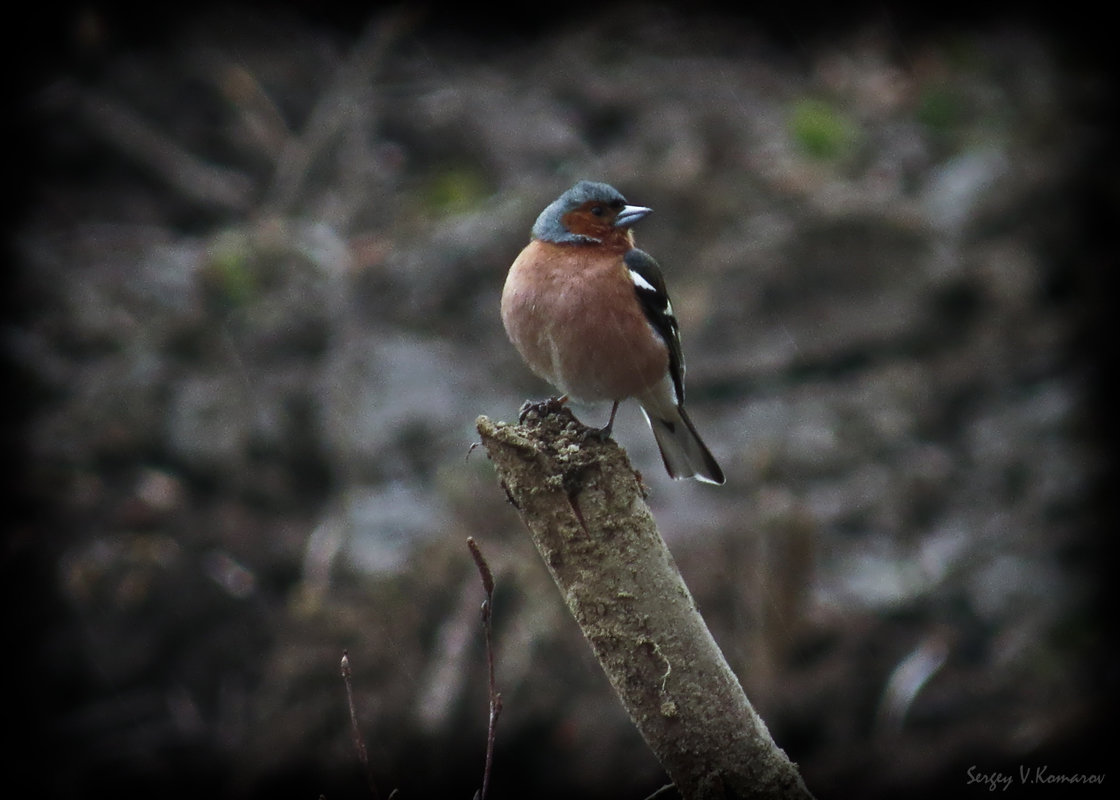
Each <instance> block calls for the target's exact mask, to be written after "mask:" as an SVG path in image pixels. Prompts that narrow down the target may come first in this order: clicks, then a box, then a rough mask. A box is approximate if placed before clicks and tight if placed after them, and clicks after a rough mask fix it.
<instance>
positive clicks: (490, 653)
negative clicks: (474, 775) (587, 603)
mask: <svg viewBox="0 0 1120 800" xmlns="http://www.w3.org/2000/svg"><path fill="white" fill-rule="evenodd" d="M467 547H469V548H470V551H471V557H472V558H473V559H474V563H475V566H477V567H478V574H479V576H480V577H481V578H482V588H483V589H484V590H485V591H486V599H485V600H483V601H482V628H483V631H484V632H485V635H486V666H487V669H488V671H489V676H490V682H489V690H490V722H489V725H488V726H487V731H486V766H485V767H484V768H483V771H482V789H481V790H480V791H479V792H478V793H477V794H476V795H475V797H477V798H478V800H486V792H487V791H488V790H489V788H490V771H491V768H492V767H493V764H494V739H495V737H496V734H497V729H498V716H499V715H500V714H501V713H502V695H501V694H500V693H499V692H498V690H497V684H496V683H495V681H494V644H493V641H492V632H491V628H492V625H491V618H492V617H493V609H494V575H493V573H492V572H491V571H490V565H489V564H487V563H486V559H485V558H484V557H483V555H482V551H481V550H479V549H478V544H477V543H476V542H475V540H474V539H473V538H472V537H470V536H468V537H467Z"/></svg>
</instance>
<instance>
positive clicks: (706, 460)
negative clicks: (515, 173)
mask: <svg viewBox="0 0 1120 800" xmlns="http://www.w3.org/2000/svg"><path fill="white" fill-rule="evenodd" d="M650 211H651V209H649V208H644V207H642V206H631V205H627V203H626V199H625V198H624V197H623V196H622V195H621V194H620V193H619V192H618V190H616V189H615V188H614V187H612V186H609V185H607V184H605V183H594V182H591V181H580V182H579V183H577V184H576V185H575V186H573V187H572V188H571V189H569V190H568V191H566V192H564V194H562V195H560V197H559V198H557V199H556V200H555V201H553V202H552V203H551V204H550V205H549V206H548V207H547V208H545V210H544V211H542V212H541V214H540V216H539V217H537V221H536V223H535V224H534V225H533V238H532V241H530V242H529V244H528V245H527V246H526V247H525V249H524V250H522V251H521V254H520V255H519V256H518V257H517V259H516V260H515V261H514V262H513V266H511V267H510V270H509V275H508V276H507V277H506V283H505V288H504V289H503V291H502V323H503V324H504V325H505V329H506V333H507V334H508V335H509V338H510V341H512V342H513V344H514V346H515V347H516V348H517V350H518V352H520V353H521V357H522V358H524V359H525V362H526V363H527V364H528V365H529V368H530V369H532V370H533V372H535V373H536V374H537V375H539V376H540V377H542V378H544V379H545V380H546V381H548V382H549V383H551V384H552V385H553V386H555V387H556V388H557V389H559V390H560V392H561V393H562V396H561V397H560V398H559V401H560V402H566V401H567V400H568V399H569V398H571V399H575V400H577V401H583V402H596V401H601V400H610V401H611V403H612V405H611V415H610V419H609V420H608V422H607V424H606V426H605V427H603V428H601V429H599V433H600V434H601V435H602V436H604V437H606V436H609V435H610V431H611V428H612V427H613V425H614V417H615V413H616V412H617V411H618V405H619V403H621V402H622V401H623V400H625V399H627V398H629V397H634V398H637V400H638V402H639V403H640V404H641V407H642V413H643V414H645V417H646V421H647V422H648V423H649V426H650V428H651V429H652V430H653V435H654V438H655V439H656V440H657V446H658V449H659V450H660V451H661V458H662V460H663V461H664V462H665V469H666V470H667V471H668V473H669V475H670V476H671V477H673V478H698V479H699V480H702V481H705V482H708V483H723V481H724V477H723V471H722V470H721V469H720V468H719V464H717V463H716V460H715V459H714V458H713V457H712V454H711V453H710V452H709V451H708V448H707V447H706V446H705V445H704V442H703V441H701V439H700V436H699V435H698V434H697V433H696V428H695V427H694V426H693V424H692V421H691V420H690V419H689V418H688V414H686V413H685V410H684V357H683V356H682V354H681V338H680V329H679V327H678V325H677V319H676V317H674V316H673V307H672V305H671V304H670V303H669V296H668V294H667V293H666V291H665V280H664V279H663V278H662V276H661V269H660V267H658V265H657V262H656V261H654V260H653V258H652V257H651V256H650V255H649V254H648V253H646V252H643V251H642V250H639V249H638V248H636V247H634V234H633V231H631V230H630V227H631V226H632V225H633V224H634V223H636V222H638V221H639V220H641V219H643V218H645V217H646V215H648V214H649V213H650Z"/></svg>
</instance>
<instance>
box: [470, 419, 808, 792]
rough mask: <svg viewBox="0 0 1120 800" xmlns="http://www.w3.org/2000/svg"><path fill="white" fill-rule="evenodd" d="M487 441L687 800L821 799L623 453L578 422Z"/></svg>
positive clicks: (602, 659) (489, 427)
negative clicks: (744, 678)
mask: <svg viewBox="0 0 1120 800" xmlns="http://www.w3.org/2000/svg"><path fill="white" fill-rule="evenodd" d="M477 426H478V432H479V434H480V435H481V436H482V442H483V444H484V445H485V447H486V450H487V452H488V454H489V456H490V459H491V460H492V461H493V463H494V465H495V467H496V468H497V471H498V476H499V478H500V480H501V482H502V485H503V486H504V488H505V490H506V492H507V493H508V495H509V497H510V500H511V501H512V502H513V503H514V505H515V506H516V507H517V508H518V510H519V511H520V513H521V516H522V519H523V520H524V521H525V523H526V525H527V526H528V528H529V531H530V533H531V535H532V538H533V541H534V543H535V544H536V547H537V549H538V550H539V551H540V554H541V557H542V558H543V559H544V561H545V564H546V565H547V566H548V569H549V572H550V573H551V574H552V577H553V579H554V580H555V582H556V585H557V587H559V589H560V593H561V595H562V596H563V598H564V601H565V603H566V604H567V606H568V609H569V610H570V611H571V614H572V616H573V617H574V618H575V620H576V622H577V623H578V624H579V626H580V628H581V629H582V630H583V633H584V635H585V636H586V637H587V640H588V642H589V643H590V644H591V647H592V649H593V650H594V652H595V655H596V657H597V658H598V660H599V663H600V664H601V665H602V668H603V670H604V672H606V674H607V677H608V679H609V680H610V683H611V685H612V686H613V687H614V690H615V692H616V693H617V694H618V697H619V699H621V701H622V703H623V705H624V706H625V707H626V710H627V711H628V713H629V714H630V717H631V719H632V720H633V721H634V724H635V725H636V726H637V728H638V730H639V731H640V733H641V735H642V737H643V738H644V739H645V741H646V743H647V744H648V745H649V747H650V748H651V749H652V750H653V752H654V753H655V754H656V756H657V758H658V759H659V760H660V762H661V764H662V766H663V767H664V768H665V770H666V772H667V773H668V774H669V777H670V778H671V779H672V781H673V783H674V784H675V785H676V787H677V789H678V791H679V792H680V794H681V796H682V797H683V798H685V800H708V799H709V798H763V797H765V798H807V797H811V794H810V793H809V791H808V789H807V788H806V787H805V784H804V782H803V781H802V779H801V776H800V774H799V772H798V771H797V767H796V765H794V764H793V763H792V762H791V761H790V760H789V759H788V758H787V757H786V754H785V753H784V752H783V751H782V750H781V749H780V748H779V747H778V746H777V745H776V744H775V743H774V741H773V739H772V738H771V737H770V734H769V731H768V730H767V729H766V725H765V723H764V722H763V720H762V719H761V718H760V717H759V716H758V714H757V713H756V712H755V710H754V709H753V708H752V706H751V704H750V701H749V700H748V699H747V697H746V695H745V694H744V692H743V689H742V687H741V686H740V684H739V681H738V679H737V678H736V676H735V674H734V673H733V672H732V671H731V669H730V667H729V666H728V664H727V661H726V660H725V659H724V657H723V653H722V652H721V651H720V649H719V647H718V646H717V645H716V643H715V640H714V639H713V638H712V636H711V633H710V632H709V630H708V628H707V626H706V625H705V624H704V620H703V618H702V617H701V616H700V613H699V611H698V610H697V608H696V603H695V602H694V600H693V598H692V595H691V593H690V592H689V590H688V587H687V586H685V583H684V580H683V579H682V578H681V575H680V572H679V571H678V570H677V567H676V564H675V563H674V561H673V557H672V555H671V554H670V552H669V550H668V548H667V547H666V546H665V543H664V541H663V540H662V538H661V535H660V533H659V532H658V530H657V526H656V524H655V522H654V520H653V517H652V515H651V513H650V511H649V508H648V506H647V505H646V503H645V497H644V494H645V492H644V487H643V485H642V481H641V476H640V475H639V474H638V473H637V472H636V471H635V470H634V469H633V467H631V465H630V462H629V459H628V458H627V457H626V454H625V452H624V451H623V450H622V449H621V448H620V447H619V446H618V445H617V444H615V443H614V442H613V441H611V440H607V441H600V440H599V439H598V438H597V437H595V436H594V435H591V436H588V435H587V432H588V429H587V428H585V427H584V426H583V425H581V424H580V423H579V422H578V421H577V420H576V419H575V418H574V417H573V416H572V415H571V413H570V412H568V411H567V409H557V408H555V407H552V408H542V409H540V411H537V410H531V411H529V413H528V414H526V415H525V419H524V421H523V423H522V424H520V425H510V424H505V423H501V422H498V423H495V422H492V421H491V420H490V419H488V418H487V417H484V416H483V417H479V418H478V420H477Z"/></svg>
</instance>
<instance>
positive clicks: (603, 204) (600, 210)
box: [533, 181, 652, 249]
mask: <svg viewBox="0 0 1120 800" xmlns="http://www.w3.org/2000/svg"><path fill="white" fill-rule="evenodd" d="M651 211H652V209H649V208H645V207H644V206H631V205H627V204H626V198H625V197H623V196H622V193H621V192H619V191H618V190H617V189H615V188H614V187H613V186H611V185H609V184H606V183H596V182H594V181H580V182H579V183H577V184H576V185H575V186H573V187H572V188H571V189H569V190H568V191H566V192H564V194H562V195H560V196H559V197H558V198H556V200H554V201H552V203H550V204H549V205H548V207H547V208H545V210H544V211H542V212H541V214H540V216H539V217H537V221H536V224H534V225H533V237H534V238H536V239H541V240H542V241H546V242H554V243H556V244H588V243H589V244H601V245H607V246H618V247H622V248H623V249H628V248H630V247H632V246H633V244H634V239H633V234H632V233H631V232H630V226H632V225H633V224H634V223H636V222H638V220H640V219H643V218H644V217H645V216H646V215H648V214H649V213H650V212H651Z"/></svg>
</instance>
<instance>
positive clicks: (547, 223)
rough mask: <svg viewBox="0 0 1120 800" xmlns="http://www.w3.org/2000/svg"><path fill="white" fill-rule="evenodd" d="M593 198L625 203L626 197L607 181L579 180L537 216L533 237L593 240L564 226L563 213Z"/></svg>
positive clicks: (555, 239) (607, 201)
mask: <svg viewBox="0 0 1120 800" xmlns="http://www.w3.org/2000/svg"><path fill="white" fill-rule="evenodd" d="M591 200H594V201H596V202H599V203H613V202H616V201H618V202H622V203H624V204H625V203H626V198H625V197H623V196H622V193H621V192H619V191H618V189H616V188H614V187H613V186H611V185H610V184H609V183H596V182H595V181H580V182H579V183H577V184H576V185H575V186H573V187H572V188H571V189H569V190H568V191H566V192H564V194H562V195H560V196H559V197H558V198H556V199H555V200H553V201H552V202H551V203H549V204H548V206H547V207H546V208H545V210H544V211H542V212H541V213H540V216H539V217H537V221H536V222H535V223H534V224H533V238H535V239H544V240H545V241H546V242H594V241H597V240H596V239H593V238H592V237H590V236H582V235H579V234H575V233H572V232H571V231H569V230H568V229H567V228H565V227H564V222H563V220H564V215H565V214H567V213H568V212H569V211H573V210H574V209H576V208H579V207H580V206H581V205H583V204H584V203H586V202H588V201H591Z"/></svg>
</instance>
